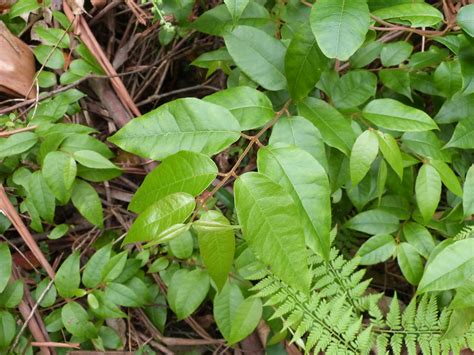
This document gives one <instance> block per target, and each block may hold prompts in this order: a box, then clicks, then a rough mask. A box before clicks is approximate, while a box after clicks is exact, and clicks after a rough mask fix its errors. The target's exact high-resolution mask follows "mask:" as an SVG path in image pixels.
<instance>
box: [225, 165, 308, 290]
mask: <svg viewBox="0 0 474 355" xmlns="http://www.w3.org/2000/svg"><path fill="white" fill-rule="evenodd" d="M234 189H235V205H236V210H237V215H238V218H239V221H240V224H241V225H242V231H243V235H244V238H245V239H246V241H247V242H248V244H249V247H250V249H251V250H252V251H253V252H254V253H255V255H256V256H258V257H259V258H260V260H261V261H262V262H264V263H265V264H267V265H269V266H270V268H271V269H272V270H273V272H274V273H275V275H277V276H278V277H279V278H281V279H282V280H283V281H284V282H286V283H288V284H289V285H290V286H293V287H295V288H297V289H299V290H301V291H303V292H306V293H307V292H308V291H309V282H310V278H309V276H310V275H309V270H308V266H307V262H306V256H305V254H304V253H303V254H302V253H301V251H302V250H305V237H304V231H303V226H302V225H301V223H299V222H298V221H299V220H300V214H299V213H298V209H297V206H296V204H295V202H294V201H293V199H292V197H291V196H290V194H289V193H287V192H286V191H285V190H284V189H283V188H282V187H281V186H280V185H278V184H277V183H275V182H273V181H272V180H271V179H270V178H268V177H266V176H265V175H262V174H259V173H247V174H244V175H242V176H240V177H239V179H237V181H236V183H235V186H234Z"/></svg>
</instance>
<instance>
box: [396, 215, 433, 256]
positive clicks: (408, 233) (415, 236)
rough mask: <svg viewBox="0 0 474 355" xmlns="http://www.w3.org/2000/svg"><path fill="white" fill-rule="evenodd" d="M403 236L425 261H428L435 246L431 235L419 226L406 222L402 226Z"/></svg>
mask: <svg viewBox="0 0 474 355" xmlns="http://www.w3.org/2000/svg"><path fill="white" fill-rule="evenodd" d="M403 235H404V237H405V239H406V241H407V242H408V243H409V244H410V245H412V246H413V247H414V248H415V249H416V250H417V251H418V253H420V254H421V255H422V256H423V257H424V258H425V259H428V257H429V256H430V254H431V252H432V251H433V249H434V248H435V246H436V245H435V242H434V240H433V237H432V235H431V233H430V232H429V231H428V229H426V228H425V227H423V226H422V225H421V224H418V223H415V222H408V223H407V224H405V225H404V226H403Z"/></svg>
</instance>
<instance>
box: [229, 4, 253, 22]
mask: <svg viewBox="0 0 474 355" xmlns="http://www.w3.org/2000/svg"><path fill="white" fill-rule="evenodd" d="M224 3H225V5H226V6H227V10H229V12H230V15H231V16H232V20H233V21H234V23H237V22H238V21H239V19H240V16H242V13H243V12H244V10H245V8H246V7H247V5H248V4H249V0H224Z"/></svg>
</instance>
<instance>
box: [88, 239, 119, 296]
mask: <svg viewBox="0 0 474 355" xmlns="http://www.w3.org/2000/svg"><path fill="white" fill-rule="evenodd" d="M111 251H112V244H111V243H109V244H107V245H106V246H104V247H102V248H100V249H99V250H97V251H96V252H95V253H94V255H92V257H91V258H90V259H89V261H88V262H87V263H86V265H85V268H84V272H83V274H82V283H83V284H84V286H86V287H89V288H94V287H97V286H98V285H99V283H100V281H101V280H102V271H103V270H104V268H105V265H106V264H107V263H108V261H109V260H110V255H111Z"/></svg>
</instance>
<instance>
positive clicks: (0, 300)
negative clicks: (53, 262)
mask: <svg viewBox="0 0 474 355" xmlns="http://www.w3.org/2000/svg"><path fill="white" fill-rule="evenodd" d="M43 280H46V281H47V282H49V280H48V279H43ZM42 282H43V281H42ZM53 289H54V286H53ZM23 293H24V285H23V281H22V280H15V281H13V282H11V283H9V284H8V285H7V287H6V288H5V289H4V290H3V291H2V292H0V307H2V308H16V307H18V305H19V304H20V302H21V300H22V299H23ZM43 304H44V303H43V302H42V303H41V306H43ZM43 307H44V306H43Z"/></svg>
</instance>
